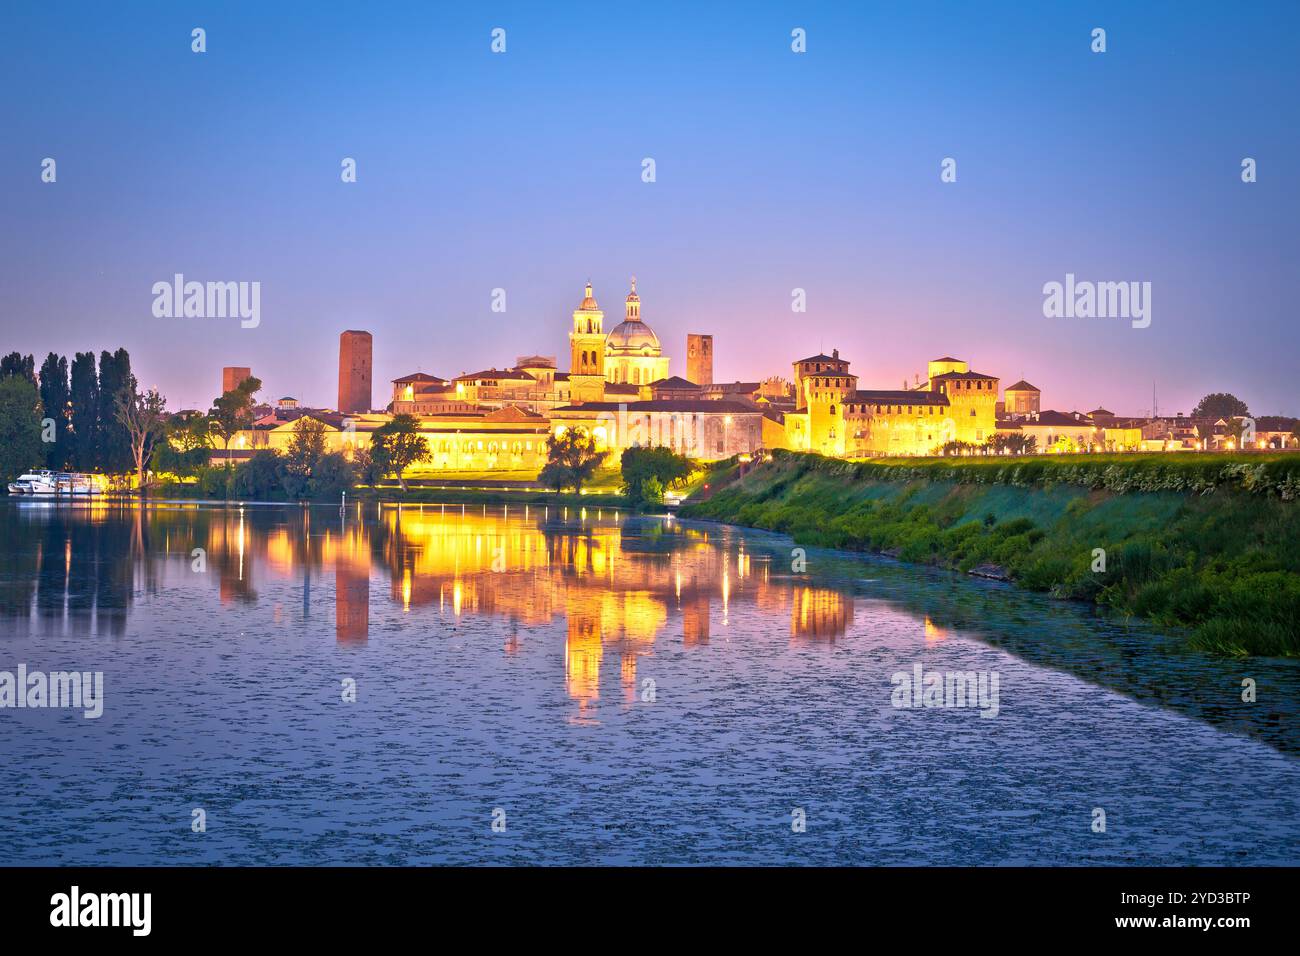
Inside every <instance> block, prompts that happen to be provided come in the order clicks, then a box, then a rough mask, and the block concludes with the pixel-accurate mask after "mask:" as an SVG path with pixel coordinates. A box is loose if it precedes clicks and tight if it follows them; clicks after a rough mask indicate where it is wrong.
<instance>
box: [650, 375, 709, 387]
mask: <svg viewBox="0 0 1300 956" xmlns="http://www.w3.org/2000/svg"><path fill="white" fill-rule="evenodd" d="M650 387H651V388H699V387H700V386H698V385H696V384H695V383H694V382H691V381H688V380H687V379H684V378H682V377H681V376H680V375H674V376H672V377H671V378H660V379H656V380H655V381H653V382H651V383H650Z"/></svg>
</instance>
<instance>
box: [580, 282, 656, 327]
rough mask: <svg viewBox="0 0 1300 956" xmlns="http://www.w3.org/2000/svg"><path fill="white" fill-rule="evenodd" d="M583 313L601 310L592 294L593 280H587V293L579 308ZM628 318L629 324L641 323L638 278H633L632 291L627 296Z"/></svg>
mask: <svg viewBox="0 0 1300 956" xmlns="http://www.w3.org/2000/svg"><path fill="white" fill-rule="evenodd" d="M578 308H579V309H580V310H581V311H584V312H590V311H594V310H596V309H598V308H600V307H599V306H598V305H596V297H595V296H594V295H592V292H591V280H590V279H588V280H587V292H586V295H585V296H584V297H583V299H582V305H580V306H579V307H578ZM626 311H627V316H626V321H628V322H640V321H641V297H640V296H639V295H637V294H636V276H632V291H631V292H629V293H628V294H627V310H626Z"/></svg>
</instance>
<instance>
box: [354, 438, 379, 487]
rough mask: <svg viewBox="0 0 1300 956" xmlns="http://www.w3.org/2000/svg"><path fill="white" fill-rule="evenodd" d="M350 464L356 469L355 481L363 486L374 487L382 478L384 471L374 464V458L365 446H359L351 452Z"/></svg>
mask: <svg viewBox="0 0 1300 956" xmlns="http://www.w3.org/2000/svg"><path fill="white" fill-rule="evenodd" d="M352 464H353V466H354V467H355V468H356V480H357V481H359V482H361V483H362V484H363V485H375V484H378V483H379V480H380V479H381V478H383V477H384V471H383V469H382V468H380V467H379V466H378V465H377V464H375V459H374V456H373V455H371V453H370V449H369V448H367V447H366V446H364V445H362V446H359V447H358V448H357V449H356V450H355V451H353V452H352Z"/></svg>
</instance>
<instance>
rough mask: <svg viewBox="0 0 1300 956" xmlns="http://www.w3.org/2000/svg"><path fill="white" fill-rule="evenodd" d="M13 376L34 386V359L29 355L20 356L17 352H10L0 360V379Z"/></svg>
mask: <svg viewBox="0 0 1300 956" xmlns="http://www.w3.org/2000/svg"><path fill="white" fill-rule="evenodd" d="M15 375H17V376H19V377H21V378H25V379H27V381H29V382H31V383H32V384H33V385H35V384H36V359H35V358H34V357H33V356H31V355H20V354H19V353H18V352H10V353H9V354H8V355H6V356H5V357H4V358H0V379H5V378H10V377H12V376H15Z"/></svg>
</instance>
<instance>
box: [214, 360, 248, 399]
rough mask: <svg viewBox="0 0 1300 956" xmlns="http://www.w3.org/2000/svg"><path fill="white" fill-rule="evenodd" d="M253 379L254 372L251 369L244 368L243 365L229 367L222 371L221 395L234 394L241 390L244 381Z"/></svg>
mask: <svg viewBox="0 0 1300 956" xmlns="http://www.w3.org/2000/svg"><path fill="white" fill-rule="evenodd" d="M252 377H253V370H252V369H251V368H244V367H243V366H242V365H227V366H226V367H225V368H223V369H222V370H221V394H222V395H224V394H226V392H233V391H234V390H235V389H237V388H239V385H240V383H241V382H243V380H244V379H246V378H252Z"/></svg>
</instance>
